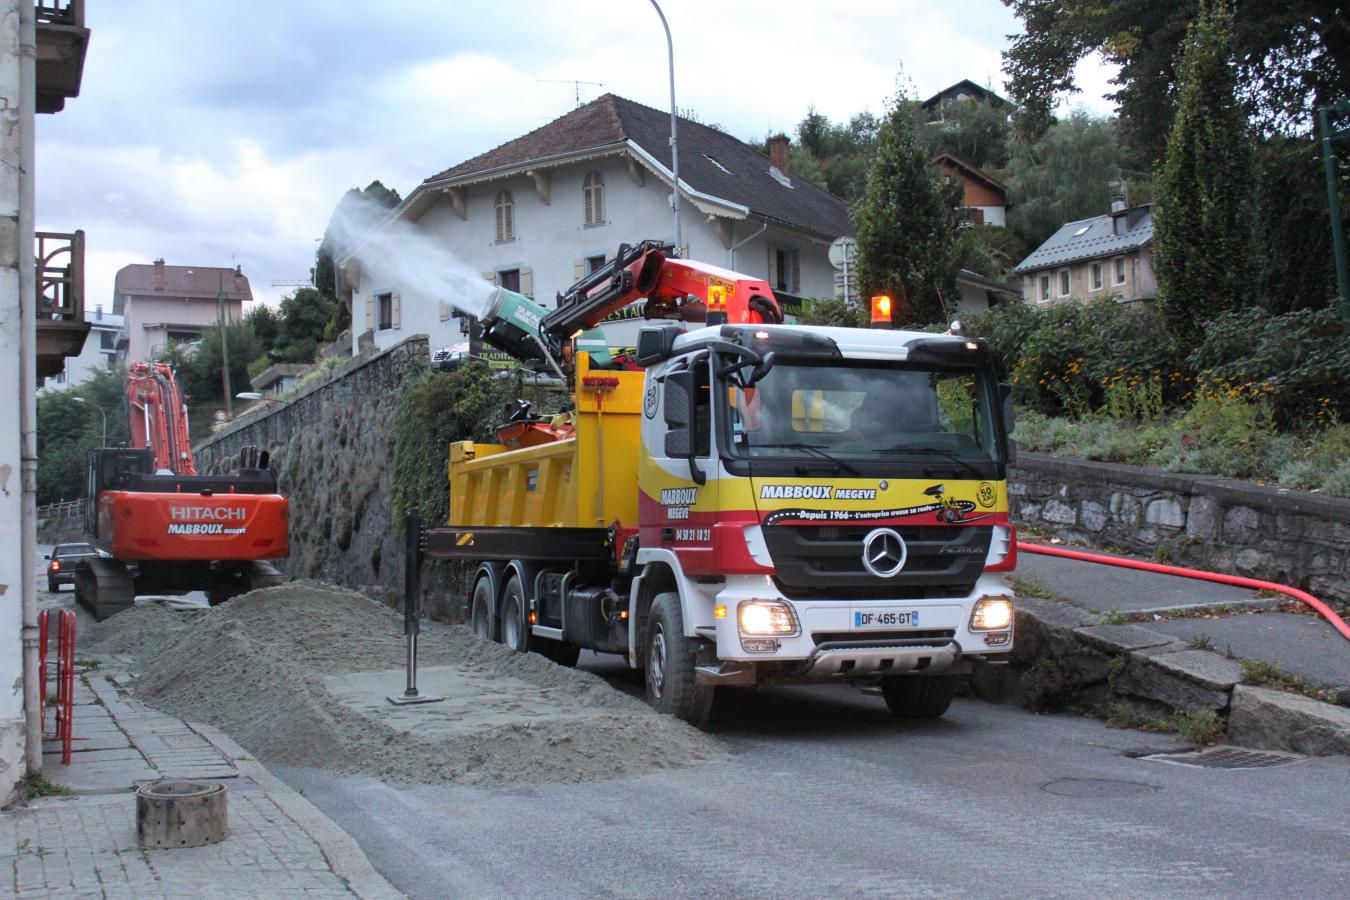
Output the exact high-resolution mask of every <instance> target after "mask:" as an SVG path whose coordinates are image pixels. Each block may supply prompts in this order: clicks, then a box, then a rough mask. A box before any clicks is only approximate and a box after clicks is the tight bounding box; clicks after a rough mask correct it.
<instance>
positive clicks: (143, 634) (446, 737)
mask: <svg viewBox="0 0 1350 900" xmlns="http://www.w3.org/2000/svg"><path fill="white" fill-rule="evenodd" d="M151 609H154V608H149V607H147V608H137V609H135V610H129V611H127V612H123V613H119V614H118V615H116V616H113V617H112V618H110V619H108V620H107V621H106V622H103V623H100V624H99V625H98V626H96V627H95V628H94V629H93V631H94V632H95V634H94V635H93V638H92V640H91V642H90V646H91V647H92V648H93V649H96V650H103V651H104V652H122V653H131V654H132V655H135V656H137V658H138V660H139V664H140V666H141V673H140V677H139V678H138V679H137V682H136V688H135V690H136V694H137V696H139V697H140V698H141V699H142V700H145V701H146V702H148V703H150V704H151V705H153V706H157V707H159V708H162V709H164V710H166V711H168V712H171V713H173V714H174V715H178V716H182V717H183V718H185V719H189V720H193V721H201V722H208V723H211V724H213V725H215V726H217V727H219V728H221V729H222V730H223V731H225V732H226V733H228V734H229V735H230V736H232V737H233V738H234V739H235V740H237V741H238V742H239V743H240V744H242V745H243V746H244V747H245V748H247V749H248V750H249V751H251V752H253V753H256V754H257V755H258V756H259V757H260V758H261V759H263V760H264V761H268V762H276V763H283V764H288V765H300V766H319V767H323V768H326V769H330V770H333V771H336V772H339V773H342V774H364V775H371V776H375V777H378V778H382V779H385V780H390V781H399V782H408V783H414V782H446V781H453V782H460V783H467V784H479V785H505V784H515V783H520V782H536V783H538V782H559V781H588V780H595V779H602V778H613V777H618V776H623V775H638V774H642V773H645V772H650V771H652V770H655V769H665V768H673V767H677V766H684V765H688V764H690V763H695V762H699V761H703V760H708V759H713V758H717V757H720V756H721V755H722V754H723V751H722V749H721V747H720V744H719V743H718V742H717V741H716V740H714V739H713V738H710V737H708V736H707V735H704V734H702V733H701V732H699V731H697V730H695V729H693V728H690V727H689V726H687V725H685V724H684V723H682V722H679V721H677V720H675V719H672V718H670V717H668V716H661V715H657V714H656V713H654V712H652V711H651V709H649V708H648V707H647V705H646V704H645V703H642V702H641V701H640V700H637V699H635V698H633V697H630V696H628V695H626V694H623V693H621V692H619V691H617V690H615V689H613V688H611V687H610V686H609V685H608V684H606V683H605V682H604V681H603V680H601V679H600V678H598V677H596V676H594V675H591V674H589V673H587V672H580V671H576V670H572V669H565V668H563V667H561V666H557V665H554V664H553V663H551V662H549V661H548V660H546V659H544V658H543V657H540V656H538V655H535V654H524V655H522V654H514V653H510V652H509V651H507V650H506V649H505V648H503V647H501V646H500V645H497V644H489V643H485V642H483V641H480V640H478V639H477V638H475V637H474V636H473V635H472V634H471V633H470V632H469V631H468V630H467V629H464V628H459V627H457V628H452V629H436V630H431V629H428V630H424V631H423V632H422V635H421V639H420V643H419V651H420V666H419V668H420V669H424V670H426V671H429V672H438V673H440V674H441V675H443V676H445V677H454V678H455V679H457V680H455V681H454V684H455V685H456V690H457V694H458V696H455V697H454V700H455V702H456V704H458V706H455V705H452V704H446V706H445V707H442V708H441V709H439V710H436V712H435V713H434V714H433V715H431V716H428V717H424V718H422V719H420V720H419V719H417V718H416V716H417V715H418V714H417V713H416V712H412V711H410V710H417V709H419V708H417V707H413V708H408V707H403V708H399V710H397V711H396V710H395V708H394V707H392V706H388V705H387V704H383V703H382V702H380V701H381V698H380V697H379V696H378V694H377V693H376V694H371V693H370V692H369V691H367V694H366V696H365V700H364V702H354V701H353V698H352V697H351V696H349V692H348V693H344V692H343V691H337V692H335V691H334V690H332V689H330V688H331V687H332V686H333V685H334V684H335V683H337V682H341V683H342V684H343V685H349V684H351V683H356V682H358V681H360V680H361V679H362V678H364V682H362V683H369V682H370V681H371V677H370V676H358V675H355V674H352V673H366V672H371V671H376V670H391V669H395V668H397V667H398V666H400V665H401V664H402V661H403V654H404V647H405V638H404V637H403V633H402V619H401V617H400V616H399V615H398V614H397V613H395V612H394V611H392V610H390V609H388V608H387V607H385V606H382V605H380V604H378V603H376V602H374V601H372V600H369V599H368V598H366V597H364V596H363V595H361V594H357V593H354V592H351V591H347V590H343V589H340V588H335V587H332V586H329V585H323V584H317V583H313V582H294V583H291V584H287V585H283V586H280V587H275V588H268V589H265V590H261V591H254V592H252V593H249V594H244V595H243V596H240V597H237V598H235V599H234V600H231V601H230V602H229V603H227V604H225V605H223V606H220V607H217V608H215V609H212V610H209V611H204V612H186V613H185V612H175V611H171V610H159V611H157V612H152V611H150V610H151ZM124 617H125V620H124V621H122V622H119V620H123V619H124ZM112 647H116V648H119V649H117V650H111V649H107V648H112ZM386 680H389V681H391V683H389V684H388V685H387V688H388V690H387V692H389V693H396V692H397V691H398V690H400V689H401V687H402V681H401V679H396V680H395V676H394V675H389V676H387V678H386ZM376 681H377V683H378V684H384V683H385V682H384V681H381V680H378V679H377V680H376ZM466 691H472V692H473V693H472V695H468V696H466V695H465V694H466ZM420 709H425V710H432V709H433V707H431V706H427V707H421V708H420ZM428 722H434V728H433V729H432V730H430V731H427V733H418V731H419V729H422V724H421V723H428ZM410 723H411V724H410Z"/></svg>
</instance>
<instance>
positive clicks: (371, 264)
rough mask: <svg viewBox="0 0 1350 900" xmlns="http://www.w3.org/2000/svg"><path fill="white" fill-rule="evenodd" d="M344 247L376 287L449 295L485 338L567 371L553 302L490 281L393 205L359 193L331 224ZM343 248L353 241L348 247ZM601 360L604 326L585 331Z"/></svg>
mask: <svg viewBox="0 0 1350 900" xmlns="http://www.w3.org/2000/svg"><path fill="white" fill-rule="evenodd" d="M329 228H330V231H331V233H332V235H333V238H334V246H335V247H336V248H338V253H339V254H345V253H348V252H350V255H351V257H352V258H353V259H354V260H355V261H356V263H357V265H358V266H359V267H360V270H361V283H362V285H363V286H365V285H369V286H370V287H371V288H374V289H377V290H378V289H382V288H384V287H390V288H396V289H397V290H398V291H399V293H400V295H401V297H402V298H403V301H404V302H411V303H414V304H434V303H440V302H444V303H448V304H449V305H450V306H452V307H454V308H455V309H456V310H458V311H459V312H460V313H462V314H464V315H467V316H473V317H475V318H477V319H478V320H479V322H480V324H482V326H483V330H484V334H483V339H484V340H485V341H487V342H488V343H489V344H491V345H492V346H494V347H496V348H497V349H499V350H503V351H505V352H507V353H510V354H511V355H512V356H515V357H516V358H518V359H521V360H524V361H527V362H528V361H539V362H543V363H546V364H547V365H548V367H549V368H551V369H552V370H553V371H554V372H555V373H556V374H557V375H558V376H559V377H563V371H562V368H561V366H560V365H559V363H558V361H557V359H555V354H554V353H552V352H550V350H549V347H548V345H547V343H546V342H545V341H544V339H543V336H542V333H541V332H540V324H541V323H542V322H543V320H544V317H545V316H546V315H548V309H547V308H545V307H544V306H541V305H540V304H538V303H536V302H534V301H533V300H531V299H530V298H529V297H526V296H525V295H524V294H520V293H517V292H515V291H509V290H507V289H505V288H501V287H493V286H490V285H487V284H485V283H484V279H483V276H482V273H480V272H479V271H478V270H477V269H475V268H474V267H473V266H470V265H469V264H468V263H466V262H464V261H463V260H462V259H460V258H459V257H458V256H456V255H455V254H454V253H451V252H450V250H449V249H448V248H447V247H446V246H445V245H444V244H442V243H440V242H439V241H437V240H436V239H435V238H434V237H432V236H431V235H429V234H428V233H427V232H426V231H424V230H421V229H418V228H416V227H414V226H413V225H412V224H411V223H409V222H408V221H407V220H405V219H401V218H391V217H390V212H389V210H387V209H386V208H384V207H382V206H379V205H377V204H375V203H372V202H371V201H369V200H365V199H364V198H360V199H358V198H352V200H351V201H349V202H348V203H345V204H343V206H342V207H341V208H340V209H339V210H338V211H337V212H336V213H334V215H333V219H332V222H331V223H330V224H329ZM343 248H352V249H351V250H350V251H346V250H344V249H343ZM578 343H579V346H580V345H581V344H583V343H584V344H585V345H587V348H588V349H590V350H591V351H592V356H593V357H596V356H597V355H599V356H601V357H602V358H601V359H597V362H602V361H603V362H607V361H608V348H607V346H606V344H605V341H604V336H603V334H602V333H601V332H600V331H599V329H592V330H591V331H590V332H587V333H585V334H583V335H580V336H579V342H578Z"/></svg>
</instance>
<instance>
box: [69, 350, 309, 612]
mask: <svg viewBox="0 0 1350 900" xmlns="http://www.w3.org/2000/svg"><path fill="white" fill-rule="evenodd" d="M126 409H127V417H128V421H129V424H130V436H131V440H130V446H126V447H100V448H98V449H96V450H92V451H90V453H89V462H88V476H87V484H86V486H85V533H86V534H87V535H88V539H89V540H90V542H91V543H93V544H94V545H95V546H96V547H98V548H99V549H100V550H102V551H103V552H104V553H105V554H107V555H106V556H98V557H93V558H90V559H85V560H82V561H81V562H80V563H79V565H78V567H77V568H76V570H75V599H76V601H77V602H79V603H80V604H81V605H83V606H86V607H88V608H89V609H90V610H91V611H92V612H93V613H94V614H95V616H96V617H98V618H100V619H103V618H106V617H108V616H110V615H112V614H114V613H116V612H119V611H120V610H123V609H126V608H127V607H129V606H131V605H132V604H133V603H134V601H135V597H136V595H137V594H185V593H188V592H191V591H197V590H200V591H204V592H206V595H207V599H208V600H209V601H210V602H212V603H220V602H223V601H225V600H228V599H229V598H230V597H233V596H235V595H236V594H240V593H243V592H245V591H250V590H254V589H256V588H261V587H270V586H272V585H275V584H279V583H280V582H281V574H280V573H279V572H278V571H277V570H276V568H275V567H273V565H272V563H271V560H275V559H281V558H284V557H285V556H286V555H287V554H288V553H289V550H290V542H289V532H290V505H289V502H288V501H287V499H286V498H285V497H283V496H281V495H280V494H278V493H277V478H276V474H275V473H274V472H273V471H272V469H271V467H270V466H269V460H268V454H267V453H266V452H262V453H259V452H258V450H257V448H252V447H248V448H244V449H243V451H242V452H241V454H240V458H239V469H238V470H237V471H235V472H231V473H227V474H223V475H200V474H198V473H197V467H196V460H195V459H194V457H193V454H192V443H191V440H190V437H189V434H188V416H187V405H186V401H185V398H184V396H183V392H182V388H181V387H180V386H179V384H178V382H177V381H176V380H175V378H174V373H173V369H172V367H170V366H169V365H167V364H165V363H144V362H135V363H132V364H131V365H130V366H128V368H127V383H126Z"/></svg>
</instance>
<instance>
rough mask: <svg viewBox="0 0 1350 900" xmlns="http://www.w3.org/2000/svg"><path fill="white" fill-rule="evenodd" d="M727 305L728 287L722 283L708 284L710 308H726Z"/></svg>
mask: <svg viewBox="0 0 1350 900" xmlns="http://www.w3.org/2000/svg"><path fill="white" fill-rule="evenodd" d="M726 305H727V289H726V288H725V287H724V286H722V285H720V284H710V285H708V309H720V308H725V307H726Z"/></svg>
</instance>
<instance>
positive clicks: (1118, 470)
mask: <svg viewBox="0 0 1350 900" xmlns="http://www.w3.org/2000/svg"><path fill="white" fill-rule="evenodd" d="M1013 470H1014V472H1018V471H1020V472H1023V473H1027V474H1037V475H1041V474H1044V475H1049V476H1051V477H1055V476H1057V475H1058V474H1059V473H1065V474H1071V475H1073V476H1075V477H1077V478H1080V479H1083V480H1085V481H1096V482H1100V483H1111V484H1119V485H1125V486H1129V487H1143V488H1147V489H1150V490H1159V491H1173V492H1176V493H1183V494H1192V495H1197V496H1205V497H1213V498H1214V499H1217V500H1222V501H1224V502H1226V503H1228V504H1230V505H1241V506H1250V507H1254V508H1256V509H1260V510H1264V511H1266V512H1271V513H1295V514H1303V515H1311V516H1317V517H1319V518H1323V519H1328V520H1331V521H1336V522H1345V523H1347V524H1350V500H1347V499H1344V498H1341V497H1331V496H1328V495H1326V494H1313V493H1309V492H1308V491H1296V490H1294V489H1292V488H1287V487H1278V486H1275V485H1267V484H1255V483H1253V482H1250V481H1240V480H1238V479H1235V478H1223V477H1221V476H1218V475H1196V474H1189V473H1184V472H1167V471H1164V470H1162V469H1153V468H1149V467H1147V466H1130V465H1125V464H1124V463H1111V462H1099V461H1098V460H1093V459H1077V458H1075V457H1070V456H1057V455H1055V454H1053V453H1031V452H1028V451H1019V452H1018V454H1017V465H1016V466H1014V467H1013Z"/></svg>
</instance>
